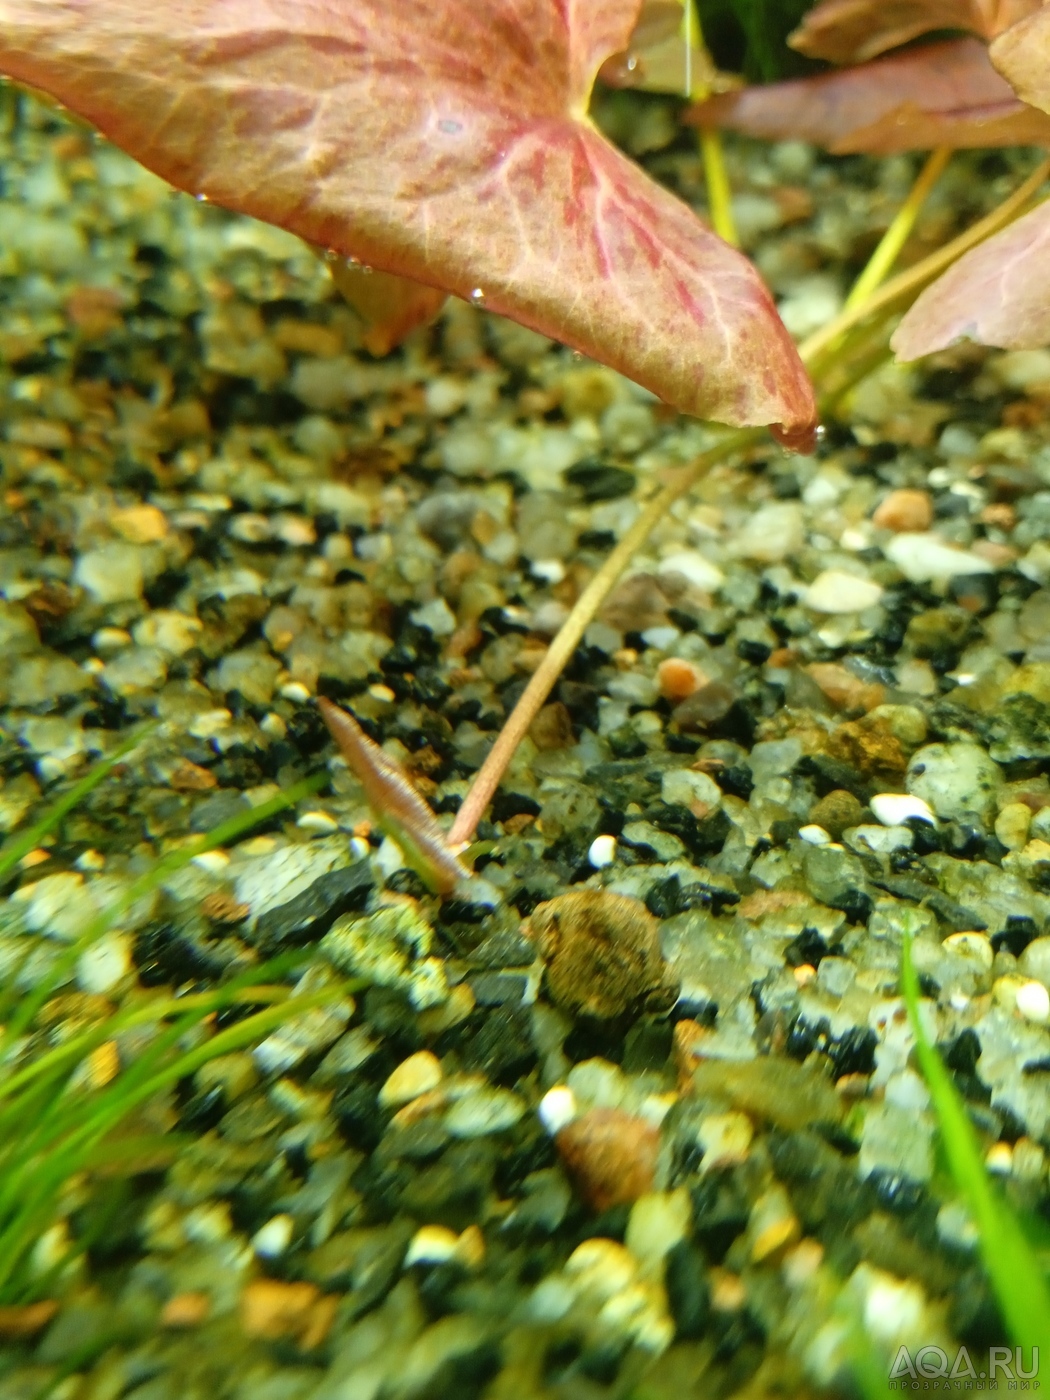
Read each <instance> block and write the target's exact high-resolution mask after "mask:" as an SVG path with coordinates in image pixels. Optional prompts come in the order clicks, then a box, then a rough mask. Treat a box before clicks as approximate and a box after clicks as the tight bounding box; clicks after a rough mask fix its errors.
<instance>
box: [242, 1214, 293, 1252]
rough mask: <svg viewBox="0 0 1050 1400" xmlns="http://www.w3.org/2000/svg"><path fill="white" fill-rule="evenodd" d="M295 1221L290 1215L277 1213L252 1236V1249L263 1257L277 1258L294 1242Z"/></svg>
mask: <svg viewBox="0 0 1050 1400" xmlns="http://www.w3.org/2000/svg"><path fill="white" fill-rule="evenodd" d="M294 1228H295V1222H294V1221H293V1220H292V1217H291V1216H290V1215H275V1216H273V1217H272V1219H270V1220H268V1221H267V1222H266V1224H265V1225H263V1226H261V1227H260V1228H259V1229H258V1230H256V1232H255V1234H254V1235H253V1236H252V1249H253V1250H254V1251H255V1253H256V1254H258V1255H259V1257H260V1258H262V1259H277V1258H278V1257H279V1256H280V1255H282V1254H283V1253H284V1251H285V1250H286V1249H287V1248H288V1246H289V1245H290V1244H291V1242H292V1231H293V1230H294Z"/></svg>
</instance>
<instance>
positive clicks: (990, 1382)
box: [889, 1347, 1039, 1390]
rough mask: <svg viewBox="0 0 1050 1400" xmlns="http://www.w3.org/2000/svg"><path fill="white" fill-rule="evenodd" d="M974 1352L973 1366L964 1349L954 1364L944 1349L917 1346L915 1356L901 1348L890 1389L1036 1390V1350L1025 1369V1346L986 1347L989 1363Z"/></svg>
mask: <svg viewBox="0 0 1050 1400" xmlns="http://www.w3.org/2000/svg"><path fill="white" fill-rule="evenodd" d="M983 1360H984V1358H983V1357H982V1356H981V1355H980V1353H977V1362H978V1364H976V1365H975V1364H974V1361H973V1359H972V1358H971V1356H970V1353H969V1352H968V1351H967V1349H966V1347H960V1348H959V1350H958V1351H957V1352H956V1355H955V1359H954V1361H953V1360H952V1359H951V1357H949V1355H948V1353H947V1352H946V1351H945V1350H944V1348H943V1347H920V1348H919V1349H918V1351H916V1352H915V1353H914V1355H913V1354H912V1353H911V1352H910V1351H909V1350H908V1348H907V1347H901V1349H900V1351H898V1353H897V1355H896V1357H895V1358H894V1361H893V1366H892V1368H891V1369H890V1376H889V1381H890V1386H889V1388H890V1390H1038V1389H1039V1381H1038V1380H1037V1379H1036V1378H1037V1376H1038V1374H1039V1348H1038V1347H1032V1348H1031V1356H1030V1358H1029V1365H1028V1366H1027V1367H1026V1366H1025V1364H1024V1361H1025V1349H1024V1347H989V1348H988V1361H987V1363H985V1364H984V1365H982V1364H980V1363H981V1362H983Z"/></svg>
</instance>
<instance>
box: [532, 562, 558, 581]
mask: <svg viewBox="0 0 1050 1400" xmlns="http://www.w3.org/2000/svg"><path fill="white" fill-rule="evenodd" d="M529 568H530V569H531V571H532V573H533V574H534V575H535V577H536V578H538V579H542V580H543V582H544V583H561V581H562V579H563V578H564V577H565V565H564V564H563V563H562V562H561V560H560V559H534V560H533V561H532V563H531V564H530V565H529Z"/></svg>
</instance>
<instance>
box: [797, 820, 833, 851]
mask: <svg viewBox="0 0 1050 1400" xmlns="http://www.w3.org/2000/svg"><path fill="white" fill-rule="evenodd" d="M798 834H799V835H800V836H801V837H802V839H803V841H808V842H809V844H810V845H811V846H830V845H831V836H830V835H829V834H828V832H826V831H825V830H824V828H823V827H822V826H817V824H816V822H811V823H810V825H809V826H800V827H799V829H798Z"/></svg>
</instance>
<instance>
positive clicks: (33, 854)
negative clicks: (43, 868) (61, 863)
mask: <svg viewBox="0 0 1050 1400" xmlns="http://www.w3.org/2000/svg"><path fill="white" fill-rule="evenodd" d="M50 859H51V852H50V851H45V850H44V849H43V847H42V846H37V847H36V848H35V849H34V850H32V851H26V853H25V855H24V856H23V857H22V859H21V860H20V861H19V862H18V864H19V866H20V867H21V868H22V869H23V870H32V868H33V866H34V865H43V864H44V862H45V861H47V860H50Z"/></svg>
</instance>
